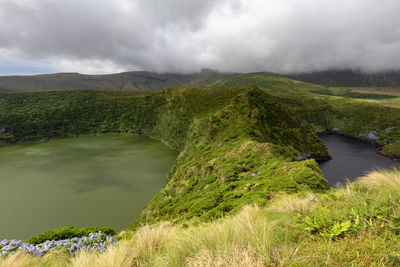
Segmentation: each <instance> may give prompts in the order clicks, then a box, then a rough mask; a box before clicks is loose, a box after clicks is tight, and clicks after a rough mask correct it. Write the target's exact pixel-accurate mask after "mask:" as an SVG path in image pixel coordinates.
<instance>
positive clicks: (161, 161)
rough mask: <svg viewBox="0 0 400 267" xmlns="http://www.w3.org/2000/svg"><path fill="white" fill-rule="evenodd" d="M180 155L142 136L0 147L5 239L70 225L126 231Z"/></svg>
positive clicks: (0, 198)
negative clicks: (123, 229) (108, 227)
mask: <svg viewBox="0 0 400 267" xmlns="http://www.w3.org/2000/svg"><path fill="white" fill-rule="evenodd" d="M176 157H177V153H176V152H174V151H171V150H170V149H168V148H167V147H166V146H165V145H163V144H162V143H160V142H157V141H154V140H151V139H149V138H146V137H137V136H135V137H126V136H125V137H123V136H102V137H82V138H74V139H65V140H58V141H54V142H49V143H42V144H33V145H26V146H14V147H6V148H0V203H1V205H2V209H1V220H0V239H2V238H19V239H24V238H27V237H29V236H31V235H33V234H37V233H40V232H42V231H44V230H47V229H51V228H56V227H61V226H65V225H74V226H88V225H95V226H111V227H113V228H114V229H116V230H120V229H122V228H124V227H126V226H128V225H129V224H130V223H131V222H132V220H133V219H134V217H135V216H136V215H137V214H138V213H139V212H140V211H141V210H142V209H143V207H144V206H145V205H146V204H147V203H148V202H149V201H150V199H151V198H152V197H153V196H154V194H155V193H157V192H158V190H160V188H161V187H162V186H163V185H164V184H165V182H166V177H167V172H168V170H169V169H170V168H171V166H172V164H173V162H174V160H175V158H176Z"/></svg>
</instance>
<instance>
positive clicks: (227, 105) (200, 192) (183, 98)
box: [0, 87, 329, 228]
mask: <svg viewBox="0 0 400 267" xmlns="http://www.w3.org/2000/svg"><path fill="white" fill-rule="evenodd" d="M291 101H293V100H291V99H289V101H288V99H282V97H276V96H272V95H270V94H267V93H266V92H265V91H263V90H260V89H258V88H256V87H240V88H235V87H218V88H167V89H165V90H163V91H161V92H156V93H134V92H104V91H102V92H98V91H73V92H72V91H63V92H46V93H20V94H3V95H0V128H2V127H4V128H5V130H6V131H5V133H4V137H3V138H2V140H3V141H2V142H3V143H4V142H7V143H19V142H26V141H31V140H36V141H37V140H46V139H52V138H60V137H61V138H62V137H70V136H79V135H82V134H106V133H117V134H139V135H147V136H150V137H153V138H155V139H158V140H161V141H163V142H165V143H166V144H168V145H169V146H170V147H172V148H174V149H176V150H178V151H179V152H180V154H179V156H178V158H177V160H176V161H175V163H174V166H173V167H172V169H171V170H170V171H169V181H168V183H167V184H166V185H165V186H164V187H163V188H162V189H161V191H160V192H158V193H157V194H156V195H155V197H154V198H153V200H152V201H151V202H150V203H149V204H148V205H147V207H146V208H145V209H144V211H143V212H142V213H141V215H140V216H139V217H138V218H137V219H136V220H135V222H134V223H133V224H132V225H131V227H132V228H136V227H137V226H138V225H140V224H143V223H154V222H157V221H161V220H171V221H174V222H177V221H182V220H188V219H191V218H193V217H199V218H200V220H204V221H206V220H211V219H214V218H218V217H221V216H223V215H224V214H228V213H231V212H234V211H237V210H239V209H240V208H241V207H242V206H244V205H246V204H249V203H256V204H258V205H264V204H266V203H269V201H270V199H271V198H273V197H274V196H275V194H276V193H277V192H278V191H283V192H288V193H291V192H298V191H306V190H314V191H323V190H325V189H327V181H326V180H325V178H324V177H323V175H322V173H321V171H320V169H319V167H318V164H317V163H316V162H315V160H314V159H304V158H307V157H316V158H321V157H328V156H329V155H328V151H327V149H326V147H325V145H324V144H323V142H322V141H321V139H320V138H319V137H318V136H317V135H316V133H315V129H316V127H317V126H318V125H321V124H323V120H322V121H321V120H320V117H318V116H314V117H313V120H310V119H309V118H308V117H307V116H308V115H312V114H318V109H319V108H320V106H318V105H316V106H315V110H311V109H312V107H310V106H307V107H305V106H302V105H303V104H302V103H303V102H301V101H300V102H299V103H300V104H298V106H295V105H294V106H293V107H292V105H290V102H291ZM313 101H314V100H313ZM296 103H297V102H296ZM304 103H305V102H304ZM299 107H303V110H304V112H299V109H298V108H299ZM6 111H7V112H6ZM310 111H311V112H310ZM322 118H323V117H322ZM299 159H301V160H299ZM303 159H304V160H303Z"/></svg>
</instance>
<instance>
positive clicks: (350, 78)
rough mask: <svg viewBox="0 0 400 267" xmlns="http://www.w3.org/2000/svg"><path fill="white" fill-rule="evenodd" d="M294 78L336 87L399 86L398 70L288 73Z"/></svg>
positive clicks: (399, 75)
mask: <svg viewBox="0 0 400 267" xmlns="http://www.w3.org/2000/svg"><path fill="white" fill-rule="evenodd" d="M289 76H290V77H291V78H294V79H296V80H300V81H305V82H311V83H317V84H321V85H325V86H337V87H345V86H348V87H400V71H391V72H380V73H364V72H360V71H352V70H331V71H319V72H309V73H297V74H291V75H289Z"/></svg>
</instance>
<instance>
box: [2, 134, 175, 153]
mask: <svg viewBox="0 0 400 267" xmlns="http://www.w3.org/2000/svg"><path fill="white" fill-rule="evenodd" d="M96 136H144V137H148V138H150V139H152V140H155V141H158V142H161V143H163V144H164V145H166V146H167V147H168V148H169V149H171V150H173V151H176V152H180V151H179V149H177V148H175V147H172V146H171V145H170V144H168V143H167V142H166V141H164V140H162V139H159V138H156V137H153V136H151V135H148V134H147V133H142V134H135V133H103V134H81V135H77V136H66V137H58V138H51V139H42V140H34V141H26V142H18V143H15V144H11V143H1V142H0V148H2V147H10V146H24V145H33V144H41V143H47V142H53V141H57V140H65V139H74V138H81V137H96Z"/></svg>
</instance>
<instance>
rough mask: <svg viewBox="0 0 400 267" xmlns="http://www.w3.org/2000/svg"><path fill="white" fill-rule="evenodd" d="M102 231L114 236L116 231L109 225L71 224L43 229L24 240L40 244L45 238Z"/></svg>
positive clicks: (85, 234) (59, 238) (72, 236)
mask: <svg viewBox="0 0 400 267" xmlns="http://www.w3.org/2000/svg"><path fill="white" fill-rule="evenodd" d="M97 232H102V233H103V234H105V235H109V236H114V235H115V234H116V232H115V231H114V230H113V229H111V228H109V227H93V226H87V227H84V228H76V227H73V226H65V227H61V228H58V229H54V230H48V231H45V232H43V233H41V234H39V235H36V236H32V237H30V238H28V239H26V240H25V241H24V242H25V243H29V244H34V245H36V244H40V243H43V242H45V241H47V240H64V239H71V238H74V237H83V236H88V235H89V234H90V233H97Z"/></svg>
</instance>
